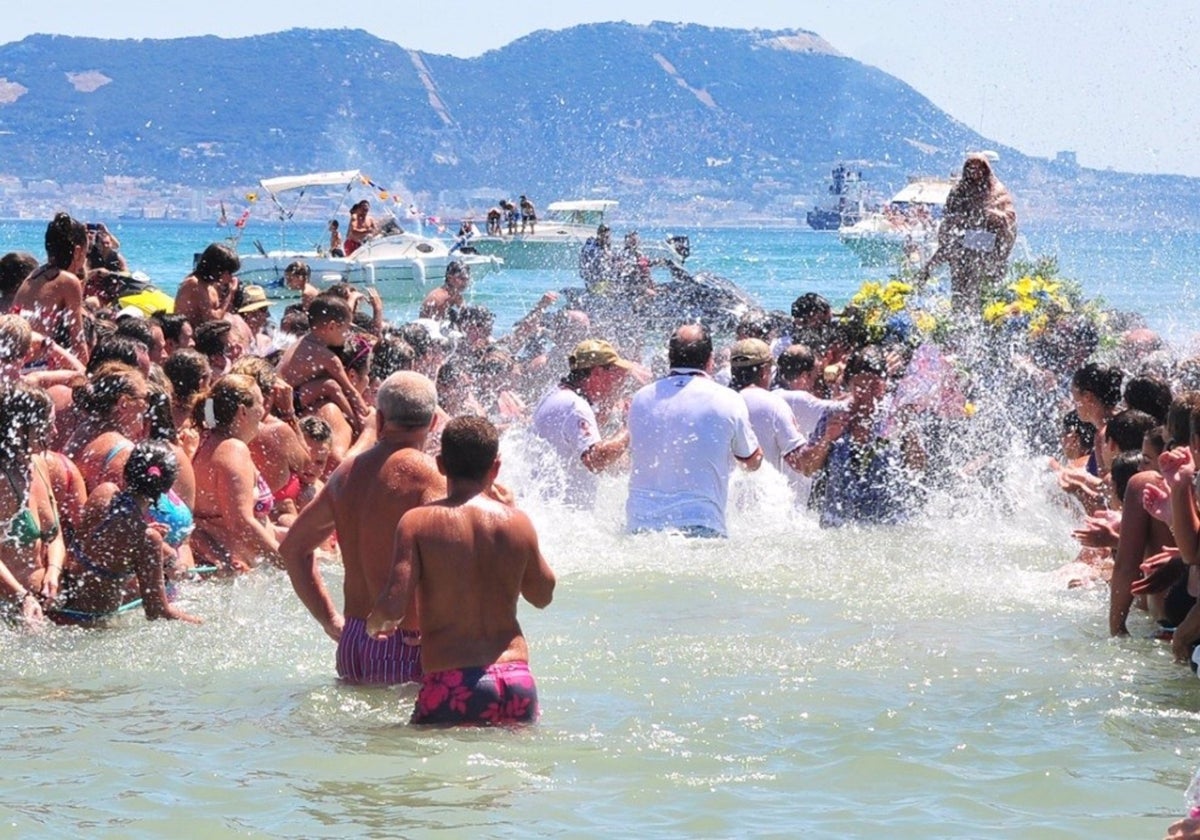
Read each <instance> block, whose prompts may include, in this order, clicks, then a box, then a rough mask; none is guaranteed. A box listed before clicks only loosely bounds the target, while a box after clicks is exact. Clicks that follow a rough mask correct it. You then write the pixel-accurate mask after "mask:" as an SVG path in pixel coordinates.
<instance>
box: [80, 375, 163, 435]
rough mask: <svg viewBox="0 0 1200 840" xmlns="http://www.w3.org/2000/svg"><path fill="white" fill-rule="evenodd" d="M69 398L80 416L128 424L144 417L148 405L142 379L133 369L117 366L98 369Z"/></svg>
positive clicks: (147, 395)
mask: <svg viewBox="0 0 1200 840" xmlns="http://www.w3.org/2000/svg"><path fill="white" fill-rule="evenodd" d="M73 394H74V397H73V400H74V403H75V407H76V408H78V409H80V410H81V411H83V412H84V413H86V414H90V415H92V416H93V417H98V418H102V419H106V420H126V421H129V422H130V423H131V424H132V423H133V421H135V420H137V419H141V418H144V417H145V413H146V409H147V407H148V405H149V394H148V390H147V387H146V377H145V376H143V375H142V372H141V371H140V370H138V369H137V368H136V367H132V366H130V365H124V364H121V363H120V362H107V363H105V364H103V365H101V366H100V367H99V368H97V369H96V370H95V371H94V372H92V373H91V375H90V379H89V380H88V381H87V382H86V383H84V384H83V385H80V386H78V387H76V388H75V390H74V392H73Z"/></svg>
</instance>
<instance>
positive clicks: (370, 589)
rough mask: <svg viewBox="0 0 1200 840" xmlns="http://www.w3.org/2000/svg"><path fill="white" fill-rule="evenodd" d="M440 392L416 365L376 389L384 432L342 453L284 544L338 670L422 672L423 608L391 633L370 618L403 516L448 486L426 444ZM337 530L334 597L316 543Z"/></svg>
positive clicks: (393, 674)
mask: <svg viewBox="0 0 1200 840" xmlns="http://www.w3.org/2000/svg"><path fill="white" fill-rule="evenodd" d="M436 407H437V393H436V391H435V389H434V386H433V383H432V382H430V381H429V380H428V379H426V378H425V377H424V376H421V375H420V374H419V373H412V372H411V371H402V372H400V373H395V374H392V375H391V376H389V377H388V378H387V379H385V380H384V382H383V384H382V385H380V387H379V393H378V395H377V396H376V408H377V411H376V415H375V417H376V421H375V422H376V434H377V435H378V440H377V442H376V443H375V445H374V446H372V447H371V448H370V449H368V450H366V451H365V452H363V453H361V454H359V455H355V456H353V457H351V458H348V459H347V460H345V461H343V462H342V463H341V465H340V466H339V467H338V468H337V470H335V471H334V473H333V475H331V476H330V477H329V481H328V482H327V483H326V484H325V486H324V487H323V488H321V491H320V492H319V493H317V496H316V498H315V499H313V500H312V502H311V503H310V504H309V505H308V506H307V507H305V508H304V510H302V511H301V512H300V515H299V516H298V517H296V521H295V522H294V523H292V527H291V528H290V529H289V531H288V534H287V537H286V538H285V539H284V541H283V544H282V545H281V546H280V547H279V553H280V555H281V556H282V557H283V562H284V565H285V567H286V568H287V571H288V575H289V576H290V577H291V579H292V586H293V588H295V590H296V594H297V595H298V596H300V600H301V601H302V602H303V603H304V606H306V607H307V608H308V611H309V612H310V613H312V615H313V617H314V618H315V619H316V620H317V621H318V622H319V623H320V625H321V627H322V628H323V629H324V630H325V633H326V634H327V635H328V636H329V637H330V638H331V639H333V640H334V641H336V642H337V643H338V648H337V671H338V676H339V677H341V678H342V679H344V680H347V681H348V682H354V683H373V684H389V683H400V682H406V681H410V680H416V679H418V678H419V677H420V676H421V659H420V651H421V648H420V644H419V641H420V634H419V633H418V625H417V616H416V614H415V613H412V612H411V611H410V613H411V614H410V615H409V616H408V617H407V619H406V620H405V621H403V622H401V623H399V624H398V625H397V626H398V627H399V630H400V632H399V633H396V634H395V635H393V636H392V637H391V638H389V639H387V640H385V641H376V640H374V639H371V638H370V637H369V636H368V635H367V633H366V630H365V620H366V618H367V614H368V613H370V611H371V607H372V606H373V605H374V604H375V601H376V599H377V598H378V597H379V595H380V593H382V592H383V589H384V584H385V582H386V581H387V578H388V572H389V570H390V569H391V557H392V540H393V536H394V533H395V528H396V523H397V522H399V521H400V517H401V516H402V515H403V514H404V513H405V512H406V511H408V510H410V509H411V508H414V507H416V506H418V505H422V504H426V503H428V502H431V501H433V500H434V499H440V498H442V497H443V496H445V495H446V482H445V479H444V478H442V476H441V475H439V474H438V471H437V467H436V466H435V464H434V461H433V459H432V458H431V457H429V456H428V455H426V454H425V453H424V452H423V451H422V449H421V447H422V445H423V444H424V443H425V437H426V435H427V434H428V433H429V427H430V425H431V424H432V422H433V417H434V409H435V408H436ZM334 530H336V531H337V535H338V544H339V546H340V547H341V551H342V565H343V566H344V567H345V584H344V589H345V593H344V595H345V605H344V609H343V611H342V612H341V613H339V612H338V610H337V607H335V606H334V604H333V600H332V599H331V598H330V597H329V592H328V591H327V590H326V588H325V583H324V581H323V580H322V578H321V572H320V570H319V568H318V565H317V561H316V559H315V558H314V556H313V552H314V551H315V550H316V549H317V547H318V546H320V545H321V544H322V543H323V542H324V541H325V540H326V538H327V537H329V535H330V534H332V533H333V532H334Z"/></svg>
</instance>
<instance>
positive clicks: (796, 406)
mask: <svg viewBox="0 0 1200 840" xmlns="http://www.w3.org/2000/svg"><path fill="white" fill-rule="evenodd" d="M771 393H772V394H777V395H778V396H779V398H780V399H781V400H783V401H784V403H785V404H786V405H787V406H788V408H790V409H791V410H792V416H793V417H794V418H795V419H796V427H797V429H799V431H800V434H801V435H803V436H804V439H805V441H807V440H808V439H809V438H810V437H812V433H813V432H814V431H816V428H817V424H818V423H820V422H821V418H822V417H824V416H825V415H826V414H828V413H829V412H831V411H840V410H842V409H845V408H846V407H847V406H848V405H849V404H850V401H849V400H844V401H842V400H823V399H821V398H820V397H818V396H816V395H815V394H813V393H811V392H809V391H799V390H797V391H789V390H787V389H784V388H781V389H779V390H776V391H772V392H771ZM785 475H787V477H788V483H789V484H790V485H791V486H792V494H793V496H794V498H795V501H796V506H797V507H807V506H808V497H809V496H811V495H812V487H813V479H812V477H811V476H807V475H804V474H803V473H798V472H796V471H794V470H786V471H785Z"/></svg>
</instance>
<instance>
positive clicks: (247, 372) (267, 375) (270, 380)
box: [229, 356, 291, 411]
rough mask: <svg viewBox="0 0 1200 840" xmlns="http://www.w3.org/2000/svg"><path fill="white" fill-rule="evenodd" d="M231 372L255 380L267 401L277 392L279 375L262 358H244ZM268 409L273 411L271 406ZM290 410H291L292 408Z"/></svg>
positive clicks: (235, 363) (239, 360)
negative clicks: (276, 383)
mask: <svg viewBox="0 0 1200 840" xmlns="http://www.w3.org/2000/svg"><path fill="white" fill-rule="evenodd" d="M229 372H230V373H240V374H241V375H242V376H249V377H250V378H251V379H253V380H254V384H255V385H257V386H258V390H259V391H261V392H262V395H263V397H264V398H265V399H270V398H271V394H273V393H274V391H275V380H276V379H277V378H278V374H276V373H275V368H274V367H272V365H271V363H270V362H268V361H267V360H266V359H264V358H262V357H261V356H242V358H240V359H238V360H237V361H236V362H234V363H233V367H231V368H230V369H229ZM266 408H267V411H270V410H271V406H267V407H266ZM288 408H289V409H290V408H291V406H288Z"/></svg>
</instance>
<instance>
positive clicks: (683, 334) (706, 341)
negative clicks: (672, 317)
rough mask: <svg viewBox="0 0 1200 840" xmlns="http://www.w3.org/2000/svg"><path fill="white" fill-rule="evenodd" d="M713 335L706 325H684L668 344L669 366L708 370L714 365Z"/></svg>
mask: <svg viewBox="0 0 1200 840" xmlns="http://www.w3.org/2000/svg"><path fill="white" fill-rule="evenodd" d="M712 352H713V345H712V334H711V333H710V332H709V331H708V327H707V326H706V325H705V324H698V323H692V324H683V325H682V326H680V327H679V328H678V329H676V330H675V332H674V333H672V334H671V340H670V342H668V344H667V364H669V365H670V366H671V367H673V368H695V369H697V370H706V369H707V368H708V367H709V365H710V364H711V363H712Z"/></svg>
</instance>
